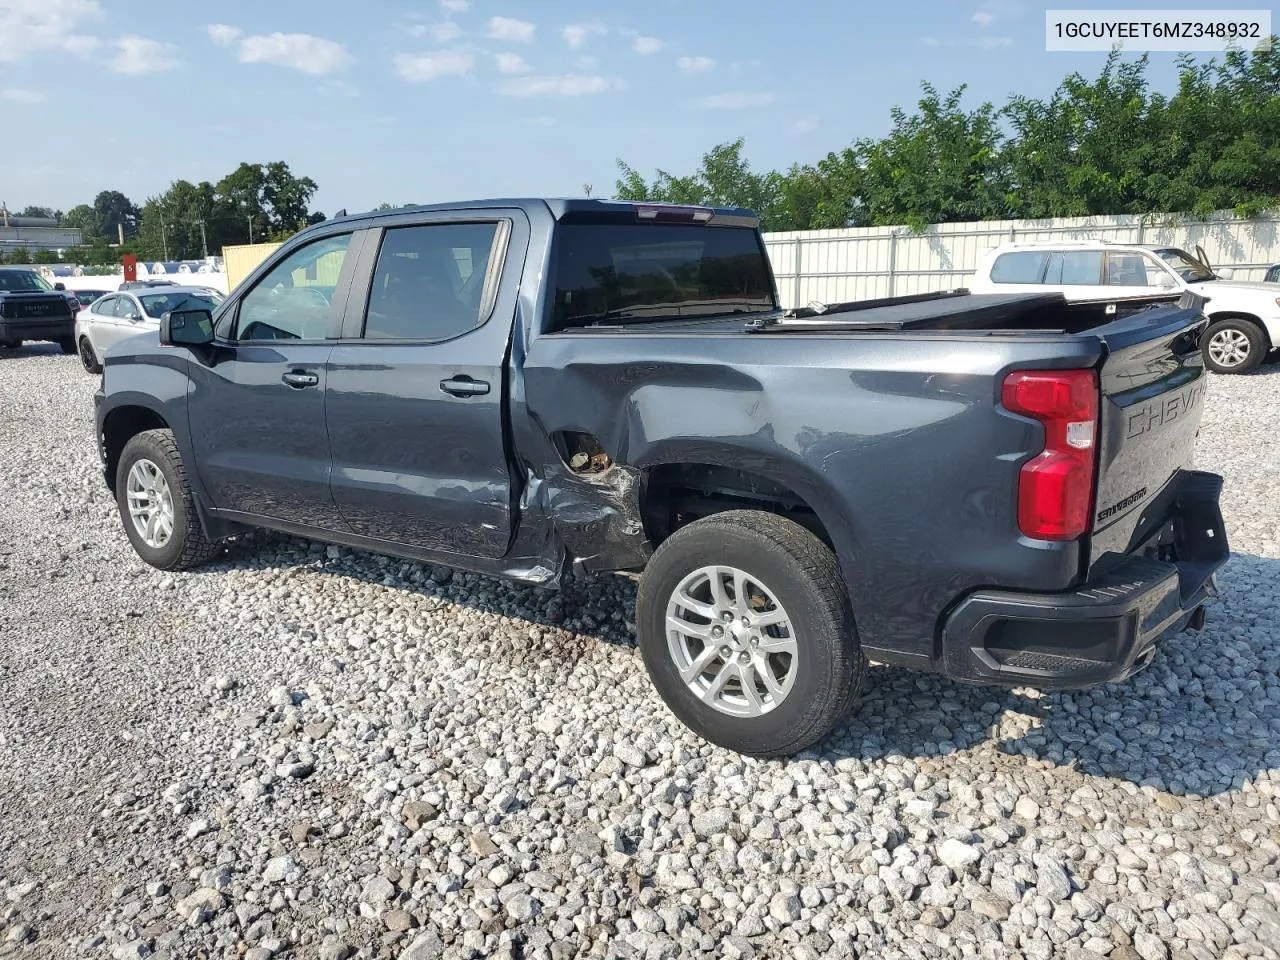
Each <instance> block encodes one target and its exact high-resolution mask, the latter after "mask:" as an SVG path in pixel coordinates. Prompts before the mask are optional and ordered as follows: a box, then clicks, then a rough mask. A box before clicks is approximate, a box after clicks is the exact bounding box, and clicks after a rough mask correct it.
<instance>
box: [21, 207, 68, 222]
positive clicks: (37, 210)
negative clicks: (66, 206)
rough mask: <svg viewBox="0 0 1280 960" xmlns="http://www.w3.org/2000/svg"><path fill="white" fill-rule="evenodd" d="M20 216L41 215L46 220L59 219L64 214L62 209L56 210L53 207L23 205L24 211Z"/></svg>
mask: <svg viewBox="0 0 1280 960" xmlns="http://www.w3.org/2000/svg"><path fill="white" fill-rule="evenodd" d="M18 216H20V217H41V218H43V219H45V220H57V219H58V218H60V217H61V216H62V211H61V210H55V209H53V207H23V208H22V212H21V213H19V214H18Z"/></svg>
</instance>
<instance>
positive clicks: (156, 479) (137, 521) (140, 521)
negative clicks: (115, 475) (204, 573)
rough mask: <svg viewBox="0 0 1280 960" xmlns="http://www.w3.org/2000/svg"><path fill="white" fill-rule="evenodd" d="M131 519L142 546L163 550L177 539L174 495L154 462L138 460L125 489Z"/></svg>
mask: <svg viewBox="0 0 1280 960" xmlns="http://www.w3.org/2000/svg"><path fill="white" fill-rule="evenodd" d="M125 496H126V497H127V498H128V501H129V519H130V520H131V521H132V522H133V528H134V530H136V531H137V533H138V536H139V537H141V538H142V542H143V543H145V544H146V545H147V546H148V547H151V548H152V549H153V550H160V549H162V548H163V547H164V546H165V544H167V543H168V542H169V538H170V537H171V536H173V494H172V493H171V492H170V490H169V481H167V480H166V479H165V478H164V473H163V472H162V471H161V470H160V468H159V467H157V466H156V465H155V464H154V463H152V462H151V461H150V460H147V459H145V458H143V459H139V460H135V461H134V463H133V466H132V467H130V468H129V480H128V483H127V485H126V488H125Z"/></svg>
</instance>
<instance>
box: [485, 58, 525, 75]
mask: <svg viewBox="0 0 1280 960" xmlns="http://www.w3.org/2000/svg"><path fill="white" fill-rule="evenodd" d="M493 61H494V63H495V64H496V65H497V67H498V72H499V73H507V74H515V73H528V72H529V64H527V63H526V62H525V59H524V57H522V56H520V54H518V53H498V54H494V57H493Z"/></svg>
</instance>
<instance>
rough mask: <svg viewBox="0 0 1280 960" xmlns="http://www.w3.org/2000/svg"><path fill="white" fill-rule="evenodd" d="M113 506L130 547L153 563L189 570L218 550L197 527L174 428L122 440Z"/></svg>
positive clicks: (144, 433) (162, 567)
mask: <svg viewBox="0 0 1280 960" xmlns="http://www.w3.org/2000/svg"><path fill="white" fill-rule="evenodd" d="M116 505H117V506H118V507H119V509H120V520H121V522H122V523H124V530H125V533H126V535H127V536H128V537H129V542H130V543H132V544H133V549H134V550H135V551H136V552H137V554H138V556H139V557H141V558H142V559H143V560H145V561H146V562H147V563H149V564H151V566H153V567H156V568H158V569H160V570H189V569H191V568H192V567H198V566H200V565H201V564H202V563H205V562H207V561H208V560H209V559H211V558H212V557H213V556H214V555H215V554H216V553H217V552H218V545H217V544H216V543H214V542H213V541H211V540H209V538H208V537H206V536H205V534H204V529H203V528H202V527H201V526H200V518H199V516H198V515H197V514H196V509H195V503H194V501H193V500H192V497H191V485H190V484H189V483H188V482H187V474H186V469H185V467H184V466H183V463H182V455H181V454H180V453H179V452H178V444H177V442H176V441H175V440H174V438H173V431H172V430H146V431H143V432H142V433H139V434H137V435H136V436H134V437H132V438H131V439H130V440H129V442H128V443H126V444H125V447H124V451H123V452H122V453H121V454H120V463H119V465H118V466H117V467H116Z"/></svg>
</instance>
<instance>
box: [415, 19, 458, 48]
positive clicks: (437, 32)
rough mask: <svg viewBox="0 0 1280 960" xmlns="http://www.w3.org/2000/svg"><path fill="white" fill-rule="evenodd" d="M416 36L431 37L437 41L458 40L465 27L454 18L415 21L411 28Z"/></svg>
mask: <svg viewBox="0 0 1280 960" xmlns="http://www.w3.org/2000/svg"><path fill="white" fill-rule="evenodd" d="M409 33H410V34H412V35H413V36H415V37H430V38H431V39H432V40H434V41H435V42H436V43H448V42H450V41H451V40H457V39H458V38H459V37H460V36H462V34H463V29H462V28H461V27H460V26H458V25H457V24H456V23H454V22H453V21H452V20H441V21H440V22H439V23H415V24H414V25H413V26H411V27H410V28H409Z"/></svg>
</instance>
